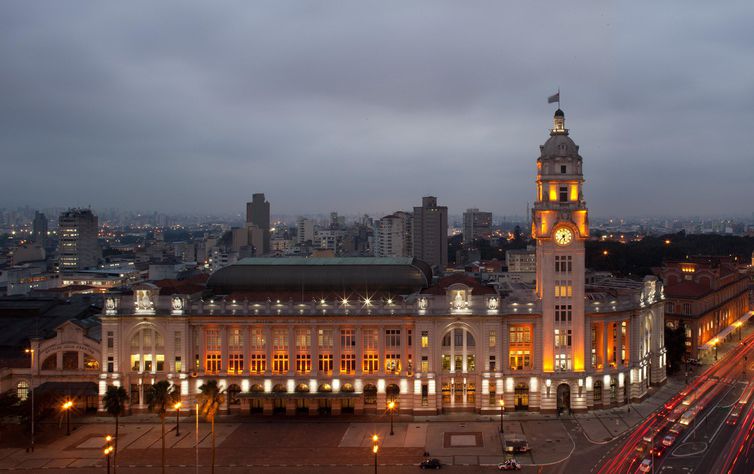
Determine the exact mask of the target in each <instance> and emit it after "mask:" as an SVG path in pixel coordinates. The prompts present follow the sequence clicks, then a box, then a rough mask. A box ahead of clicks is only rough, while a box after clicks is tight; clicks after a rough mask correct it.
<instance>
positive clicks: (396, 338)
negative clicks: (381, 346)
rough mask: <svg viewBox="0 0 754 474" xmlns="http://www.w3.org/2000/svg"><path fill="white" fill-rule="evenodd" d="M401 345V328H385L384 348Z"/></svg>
mask: <svg viewBox="0 0 754 474" xmlns="http://www.w3.org/2000/svg"><path fill="white" fill-rule="evenodd" d="M396 347H401V330H400V329H385V348H386V349H391V348H396Z"/></svg>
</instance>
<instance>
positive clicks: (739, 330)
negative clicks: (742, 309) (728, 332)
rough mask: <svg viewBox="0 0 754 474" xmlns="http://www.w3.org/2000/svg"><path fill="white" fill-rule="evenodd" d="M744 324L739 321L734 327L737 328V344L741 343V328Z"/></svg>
mask: <svg viewBox="0 0 754 474" xmlns="http://www.w3.org/2000/svg"><path fill="white" fill-rule="evenodd" d="M743 325H744V324H743V323H742V322H741V321H736V327H737V328H738V342H741V326H743Z"/></svg>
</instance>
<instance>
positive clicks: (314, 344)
mask: <svg viewBox="0 0 754 474" xmlns="http://www.w3.org/2000/svg"><path fill="white" fill-rule="evenodd" d="M309 330H310V331H311V346H310V348H309V353H310V354H311V356H312V373H311V375H312V377H314V378H317V375H319V337H318V336H319V334H318V333H317V326H316V325H312V326H311V328H309Z"/></svg>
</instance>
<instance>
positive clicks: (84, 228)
mask: <svg viewBox="0 0 754 474" xmlns="http://www.w3.org/2000/svg"><path fill="white" fill-rule="evenodd" d="M98 229H99V227H98V224H97V216H95V215H94V214H93V213H92V211H91V209H69V210H67V211H65V212H63V213H61V214H60V219H59V229H58V239H59V244H58V256H59V264H60V270H61V271H68V270H81V269H84V268H90V267H96V266H97V263H99V260H100V258H101V257H102V251H101V249H100V246H99V242H98V241H97V231H98Z"/></svg>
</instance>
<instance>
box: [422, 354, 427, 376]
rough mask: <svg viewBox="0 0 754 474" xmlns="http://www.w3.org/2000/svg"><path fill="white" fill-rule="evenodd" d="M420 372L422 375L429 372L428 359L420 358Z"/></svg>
mask: <svg viewBox="0 0 754 474" xmlns="http://www.w3.org/2000/svg"><path fill="white" fill-rule="evenodd" d="M421 371H422V372H424V373H427V372H429V357H427V356H422V364H421Z"/></svg>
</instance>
